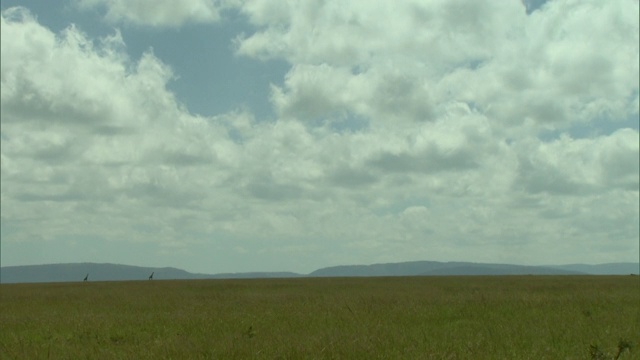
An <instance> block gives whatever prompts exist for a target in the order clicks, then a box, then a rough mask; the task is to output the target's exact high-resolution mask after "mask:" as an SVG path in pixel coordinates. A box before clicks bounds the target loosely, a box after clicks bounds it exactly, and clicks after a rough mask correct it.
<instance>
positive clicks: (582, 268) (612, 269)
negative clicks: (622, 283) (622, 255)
mask: <svg viewBox="0 0 640 360" xmlns="http://www.w3.org/2000/svg"><path fill="white" fill-rule="evenodd" d="M553 267H554V268H556V269H563V270H570V271H579V272H583V273H587V274H593V275H626V274H636V275H638V274H640V264H638V263H635V264H634V263H609V264H599V265H586V264H571V265H558V266H553Z"/></svg>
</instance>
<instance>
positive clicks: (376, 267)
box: [0, 261, 640, 284]
mask: <svg viewBox="0 0 640 360" xmlns="http://www.w3.org/2000/svg"><path fill="white" fill-rule="evenodd" d="M152 272H153V273H154V275H153V278H154V280H182V279H250V278H294V277H354V276H362V277H366V276H445V275H457V276H468V275H628V274H639V273H640V265H639V264H638V263H611V264H600V265H585V264H570V265H554V266H522V265H510V264H482V263H471V262H438V261H411V262H401V263H388V264H373V265H344V266H332V267H326V268H322V269H318V270H316V271H313V272H311V273H310V274H308V275H303V274H297V273H293V272H247V273H223V274H194V273H190V272H187V271H184V270H181V269H176V268H172V267H164V268H152V267H140V266H131V265H117V264H96V263H75V264H50V265H28V266H6V267H2V268H0V283H3V284H8V283H33V282H74V281H82V280H83V279H84V277H85V276H86V275H87V274H89V279H88V280H89V281H133V280H147V279H148V278H149V275H150V274H151V273H152Z"/></svg>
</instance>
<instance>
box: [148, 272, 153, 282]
mask: <svg viewBox="0 0 640 360" xmlns="http://www.w3.org/2000/svg"><path fill="white" fill-rule="evenodd" d="M149 280H153V272H152V273H151V275H149Z"/></svg>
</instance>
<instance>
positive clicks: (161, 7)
mask: <svg viewBox="0 0 640 360" xmlns="http://www.w3.org/2000/svg"><path fill="white" fill-rule="evenodd" d="M75 1H76V4H77V6H79V7H80V8H83V9H93V8H104V9H105V10H106V13H105V18H106V20H108V21H111V22H116V23H117V22H128V23H132V24H137V25H145V26H169V27H177V26H180V25H183V24H185V23H189V22H195V23H211V22H216V21H218V20H220V10H221V4H220V3H221V2H220V1H216V0H181V1H172V0H154V1H149V0H75Z"/></svg>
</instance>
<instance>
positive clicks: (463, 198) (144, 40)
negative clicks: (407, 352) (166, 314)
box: [0, 0, 640, 273]
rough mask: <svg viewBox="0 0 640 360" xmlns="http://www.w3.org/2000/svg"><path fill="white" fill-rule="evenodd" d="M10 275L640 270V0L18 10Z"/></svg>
mask: <svg viewBox="0 0 640 360" xmlns="http://www.w3.org/2000/svg"><path fill="white" fill-rule="evenodd" d="M1 7H2V23H1V26H2V27H1V37H2V38H1V56H2V59H1V89H0V90H1V154H0V155H1V199H0V201H1V224H0V225H1V226H0V236H1V238H0V240H1V242H0V243H1V264H2V266H14V265H30V264H49V263H71V262H100V263H117V264H129V265H139V266H152V267H164V266H172V267H177V268H181V269H185V270H187V271H191V272H201V273H221V272H249V271H294V272H299V273H308V272H311V271H313V270H315V269H318V268H321V267H325V266H333V265H343V264H373V263H387V262H401V261H415V260H433V261H473V262H493V263H511V264H524V265H534V264H535V265H552V264H569V263H586V264H598V263H609V262H637V261H638V258H639V256H640V255H639V254H640V249H639V242H640V240H639V237H640V231H639V223H640V216H639V207H640V202H639V186H640V185H639V177H640V176H639V172H640V170H639V165H638V164H639V162H640V158H639V156H640V155H639V154H640V150H639V135H638V124H639V114H638V113H639V107H640V105H639V104H640V102H639V95H638V94H639V91H638V88H639V85H638V82H639V80H638V79H639V69H638V68H639V65H638V64H639V19H638V13H639V2H638V1H637V0H611V1H601V0H550V1H539V0H536V1H533V0H532V1H526V0H525V1H520V0H512V1H510V0H495V1H476V0H433V1H426V0H425V1H419V0H415V1H411V0H406V1H371V0H353V1H342V0H317V1H316V0H308V1H287V0H183V1H173V0H153V1H152V0H65V1H47V0H40V1H36V0H31V1H29V0H23V1H15V0H14V1H10V0H2V2H1Z"/></svg>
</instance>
